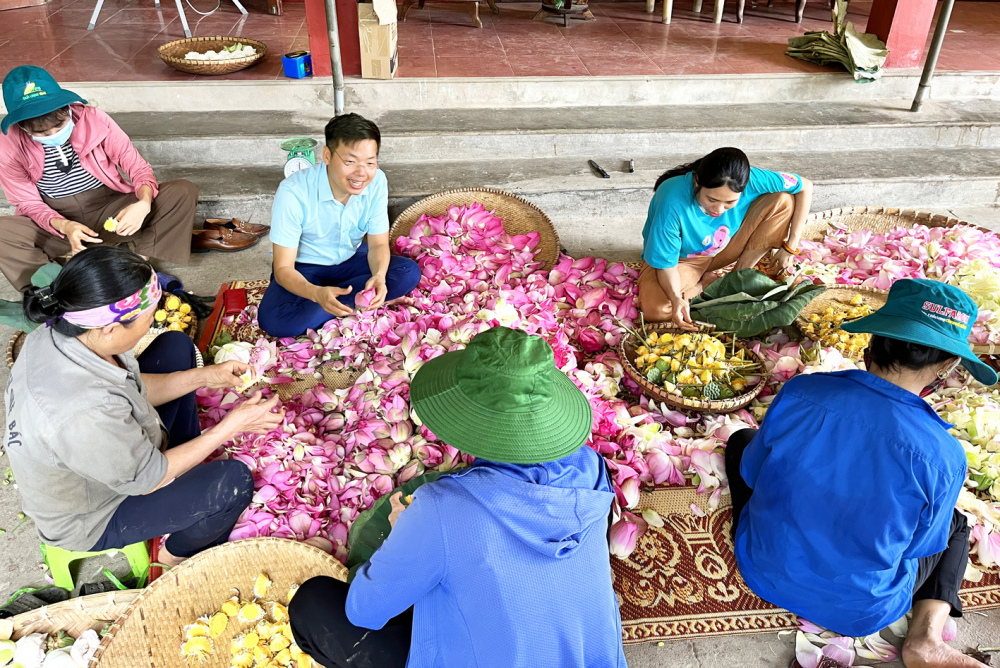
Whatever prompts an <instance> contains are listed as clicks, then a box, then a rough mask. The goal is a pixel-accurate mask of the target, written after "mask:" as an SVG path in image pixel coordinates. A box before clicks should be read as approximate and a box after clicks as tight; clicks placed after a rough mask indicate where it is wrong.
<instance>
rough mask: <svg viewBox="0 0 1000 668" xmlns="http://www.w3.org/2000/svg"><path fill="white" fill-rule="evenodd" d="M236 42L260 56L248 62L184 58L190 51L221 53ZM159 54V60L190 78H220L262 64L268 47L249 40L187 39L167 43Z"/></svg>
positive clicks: (241, 60)
mask: <svg viewBox="0 0 1000 668" xmlns="http://www.w3.org/2000/svg"><path fill="white" fill-rule="evenodd" d="M237 42H242V43H243V44H248V45H250V46H252V47H253V48H254V49H256V50H257V53H255V54H254V55H252V56H247V57H246V58H232V59H230V60H188V59H186V58H185V57H184V56H185V55H186V54H187V53H188V52H189V51H197V52H198V53H205V52H206V51H218V50H219V49H222V48H224V47H227V46H232V45H233V44H236V43H237ZM157 53H158V54H159V55H160V60H162V61H163V62H165V63H166V64H167V65H170V66H171V67H173V68H174V69H175V70H180V71H181V72H188V73H190V74H206V75H218V74H230V73H232V72H238V71H239V70H242V69H246V68H247V67H250V66H251V65H254V64H256V63H258V62H260V60H262V59H263V58H264V56H266V55H267V45H266V44H264V43H263V42H258V41H257V40H255V39H247V38H246V37H226V36H219V37H188V38H187V39H178V40H174V41H173V42H167V43H166V44H164V45H163V46H161V47H160V48H158V49H157Z"/></svg>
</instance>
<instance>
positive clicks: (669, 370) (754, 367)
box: [635, 332, 760, 401]
mask: <svg viewBox="0 0 1000 668" xmlns="http://www.w3.org/2000/svg"><path fill="white" fill-rule="evenodd" d="M644 343H645V345H642V346H639V347H638V348H636V358H635V366H636V368H637V369H638V370H639V372H640V373H641V374H642V375H643V376H645V378H646V380H648V381H649V382H651V383H654V384H656V385H659V386H660V387H662V388H663V389H665V390H666V391H667V392H670V393H671V394H676V395H679V396H683V397H691V398H694V399H704V400H707V401H712V400H716V399H731V398H733V397H735V396H737V395H739V394H741V393H743V392H744V391H745V390H746V388H747V387H748V386H749V385H753V384H755V383H756V382H759V380H760V377H759V375H758V374H759V372H760V363H759V362H757V361H756V360H754V359H753V358H752V357H750V356H748V355H747V354H746V351H744V350H743V349H742V348H736V346H735V339H734V340H733V343H732V344H730V345H728V346H727V344H725V343H723V342H722V341H721V340H720V339H718V338H716V337H714V336H712V335H710V334H704V333H697V332H696V333H670V332H664V333H662V334H656V333H655V332H653V333H652V334H649V335H648V336H647V337H646V339H645V341H644Z"/></svg>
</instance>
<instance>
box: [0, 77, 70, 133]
mask: <svg viewBox="0 0 1000 668" xmlns="http://www.w3.org/2000/svg"><path fill="white" fill-rule="evenodd" d="M73 102H82V103H83V104H87V101H86V100H84V99H83V98H82V97H80V96H79V95H77V94H76V93H74V92H72V91H68V90H65V89H64V88H61V87H60V86H59V84H57V83H56V80H55V79H53V78H52V75H51V74H49V73H48V72H46V71H45V69H44V68H41V67H35V66H34V65H21V66H19V67H15V68H14V69H12V70H11V71H10V72H8V73H7V76H6V77H4V79H3V103H4V105H5V106H6V107H7V115H6V116H5V117H4V119H3V120H2V121H0V131H3V133H4V134H7V129H8V128H10V126H11V125H13V124H14V123H19V122H20V121H26V120H28V119H29V118H37V117H39V116H44V115H45V114H47V113H49V112H51V111H55V110H56V109H62V108H63V107H66V106H69V105H70V104H72V103H73Z"/></svg>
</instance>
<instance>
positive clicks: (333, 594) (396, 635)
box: [288, 577, 413, 668]
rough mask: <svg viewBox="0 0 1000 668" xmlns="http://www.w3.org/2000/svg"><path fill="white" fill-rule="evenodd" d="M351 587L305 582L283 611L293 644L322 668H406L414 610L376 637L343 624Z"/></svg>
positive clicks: (329, 581)
mask: <svg viewBox="0 0 1000 668" xmlns="http://www.w3.org/2000/svg"><path fill="white" fill-rule="evenodd" d="M348 589H350V585H348V584H347V583H346V582H341V581H340V580H335V579H333V578H330V577H316V578H312V579H310V580H307V581H306V582H305V583H304V584H303V585H302V586H301V587H299V590H298V591H297V592H296V593H295V598H293V599H292V602H291V603H290V604H289V605H288V617H289V621H290V622H291V624H292V635H293V636H294V637H295V643H296V644H297V645H298V646H299V647H300V648H301V649H302V651H303V652H305V653H306V654H308V655H309V656H311V657H312V658H313V660H314V661H315V662H316V663H318V664H319V665H321V666H323V667H324V668H405V666H406V659H407V657H408V656H409V654H410V632H411V630H412V628H413V609H412V608H411V609H409V610H407V611H406V612H404V613H403V614H401V615H399V616H398V617H395V618H393V619H390V620H389V622H388V623H387V624H386V625H385V626H383V627H382V628H381V629H379V630H378V631H372V630H370V629H363V628H361V627H359V626H355V625H354V624H351V622H350V620H348V619H347V591H348Z"/></svg>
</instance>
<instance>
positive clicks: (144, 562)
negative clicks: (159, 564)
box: [122, 543, 149, 578]
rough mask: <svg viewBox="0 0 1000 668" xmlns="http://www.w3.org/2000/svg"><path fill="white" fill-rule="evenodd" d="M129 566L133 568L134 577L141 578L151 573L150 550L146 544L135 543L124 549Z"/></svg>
mask: <svg viewBox="0 0 1000 668" xmlns="http://www.w3.org/2000/svg"><path fill="white" fill-rule="evenodd" d="M122 552H124V553H125V558H126V559H128V565H129V566H131V567H132V576H133V577H136V578H141V577H142V576H143V574H145V573H147V572H148V571H149V548H147V547H146V544H145V543H135V544H133V545H126V546H125V547H124V548H122Z"/></svg>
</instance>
